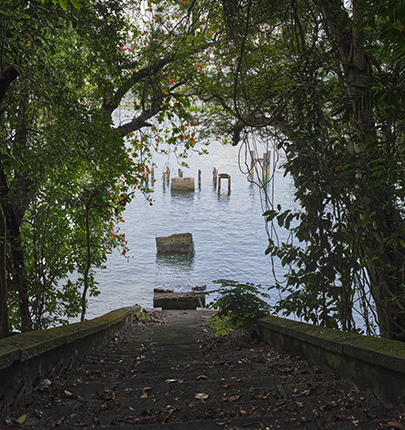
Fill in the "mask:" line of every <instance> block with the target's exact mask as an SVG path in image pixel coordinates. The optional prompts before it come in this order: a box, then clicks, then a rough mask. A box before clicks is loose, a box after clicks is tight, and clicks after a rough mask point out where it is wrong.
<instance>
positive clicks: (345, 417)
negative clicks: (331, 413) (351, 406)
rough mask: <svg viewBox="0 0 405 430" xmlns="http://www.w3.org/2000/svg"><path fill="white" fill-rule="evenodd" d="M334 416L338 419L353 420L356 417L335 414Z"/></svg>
mask: <svg viewBox="0 0 405 430" xmlns="http://www.w3.org/2000/svg"><path fill="white" fill-rule="evenodd" d="M335 418H336V419H337V420H338V421H354V420H355V419H356V418H354V416H353V415H337V416H336V417H335Z"/></svg>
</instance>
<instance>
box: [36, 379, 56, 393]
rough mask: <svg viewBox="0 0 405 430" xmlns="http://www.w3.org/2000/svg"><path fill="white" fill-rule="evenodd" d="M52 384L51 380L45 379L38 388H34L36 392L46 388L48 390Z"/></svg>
mask: <svg viewBox="0 0 405 430" xmlns="http://www.w3.org/2000/svg"><path fill="white" fill-rule="evenodd" d="M51 384H52V382H51V381H50V380H49V379H44V380H42V381H41V382H40V383H39V384H38V386H37V387H36V388H34V391H36V390H40V391H42V390H45V389H46V388H48V387H49V386H50V385H51Z"/></svg>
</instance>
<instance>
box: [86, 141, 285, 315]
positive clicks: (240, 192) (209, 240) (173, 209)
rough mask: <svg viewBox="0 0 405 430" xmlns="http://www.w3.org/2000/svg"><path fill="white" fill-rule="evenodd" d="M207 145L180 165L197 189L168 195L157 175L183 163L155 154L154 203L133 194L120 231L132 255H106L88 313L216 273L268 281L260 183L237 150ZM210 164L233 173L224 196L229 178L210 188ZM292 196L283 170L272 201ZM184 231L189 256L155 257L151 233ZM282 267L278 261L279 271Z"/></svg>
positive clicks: (148, 301)
mask: <svg viewBox="0 0 405 430" xmlns="http://www.w3.org/2000/svg"><path fill="white" fill-rule="evenodd" d="M208 150H209V152H210V154H209V155H203V156H200V155H198V154H196V153H193V154H192V155H191V157H190V158H189V159H188V160H187V163H188V164H189V168H183V167H182V170H183V172H184V177H194V179H195V184H196V190H195V192H194V193H186V194H173V193H172V192H171V191H170V188H168V187H167V186H166V187H165V186H164V184H163V181H162V172H163V171H164V170H165V169H166V166H167V165H169V167H170V168H171V174H172V176H177V170H178V168H179V167H180V166H179V165H178V163H177V160H176V158H175V156H174V155H173V154H171V155H169V156H167V155H156V157H155V159H154V161H155V162H156V163H157V168H155V177H156V179H157V181H156V183H155V186H154V189H155V192H154V195H153V199H154V204H153V206H150V205H149V202H147V201H146V200H145V198H144V197H143V196H142V195H140V194H138V195H137V196H136V198H135V199H134V200H133V201H132V202H131V203H130V204H129V206H128V207H127V209H126V211H125V213H124V219H125V223H122V225H121V231H122V232H123V233H125V235H126V238H127V240H128V245H129V248H130V252H129V253H128V254H127V255H129V258H128V259H127V258H124V257H122V256H121V255H120V254H119V252H118V251H116V252H114V253H113V254H111V255H110V256H109V258H108V263H107V270H102V271H98V272H97V276H96V279H97V280H98V282H99V289H100V291H101V294H100V295H99V296H98V297H94V298H90V299H89V308H88V313H87V318H93V317H96V316H99V315H102V314H104V313H106V312H108V311H110V310H113V309H117V308H120V307H123V306H130V305H133V304H135V303H137V304H140V305H142V306H144V307H146V308H151V307H152V306H153V304H152V303H153V289H154V288H168V289H173V290H174V291H179V292H180V291H189V290H190V288H191V287H193V286H196V285H204V284H205V285H207V289H208V290H210V289H214V288H215V284H213V283H212V281H214V280H217V279H232V280H235V281H238V282H253V283H259V284H262V285H270V284H272V283H273V281H274V278H273V274H272V266H271V262H270V259H269V257H267V256H265V254H264V251H265V249H266V247H267V243H268V239H267V235H266V232H265V223H264V219H263V216H262V212H263V211H262V206H261V199H260V192H259V188H258V187H257V186H256V185H254V184H252V183H250V182H249V181H248V177H247V176H246V175H245V174H243V173H241V171H240V170H239V165H238V151H239V149H238V148H235V147H231V146H223V145H221V144H220V143H218V142H216V143H215V142H214V143H212V145H210V146H209V148H208ZM214 166H215V167H216V168H217V169H218V171H219V172H220V173H228V174H229V175H231V178H232V179H231V192H230V193H229V194H228V181H227V180H223V181H222V188H221V192H220V193H218V190H217V189H216V188H215V187H214V185H213V180H212V170H213V167H214ZM198 169H201V171H202V180H201V188H199V187H198V181H197V178H198ZM291 196H292V185H291V180H290V179H288V178H284V177H283V172H282V171H281V170H280V171H278V172H277V174H276V178H275V202H276V203H280V204H282V206H283V208H284V207H288V206H291ZM185 232H190V233H192V235H193V240H194V249H195V253H194V256H193V257H191V258H187V257H183V256H162V255H157V253H156V242H155V238H156V236H168V235H171V234H173V233H185ZM280 234H281V236H282V235H283V232H280ZM283 270H285V269H282V268H280V267H276V272H277V274H278V276H282V274H283ZM273 294H276V293H273ZM208 301H209V299H208Z"/></svg>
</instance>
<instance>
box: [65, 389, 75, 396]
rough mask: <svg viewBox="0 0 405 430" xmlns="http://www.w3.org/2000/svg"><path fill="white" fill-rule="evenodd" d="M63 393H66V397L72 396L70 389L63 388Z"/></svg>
mask: <svg viewBox="0 0 405 430" xmlns="http://www.w3.org/2000/svg"><path fill="white" fill-rule="evenodd" d="M64 393H65V395H66V396H68V397H70V396H73V393H71V392H70V391H68V390H65V391H64Z"/></svg>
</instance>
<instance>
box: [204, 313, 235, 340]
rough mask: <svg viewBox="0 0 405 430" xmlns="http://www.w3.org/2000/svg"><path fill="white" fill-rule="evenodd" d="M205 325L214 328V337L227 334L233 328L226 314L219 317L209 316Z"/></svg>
mask: <svg viewBox="0 0 405 430" xmlns="http://www.w3.org/2000/svg"><path fill="white" fill-rule="evenodd" d="M207 327H208V328H211V329H214V330H215V337H225V336H228V335H229V334H230V333H231V332H232V330H233V329H234V328H235V326H234V325H232V324H231V323H230V320H229V317H228V316H222V317H220V316H218V315H215V316H213V317H212V318H211V320H210V321H209V322H208V324H207Z"/></svg>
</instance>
